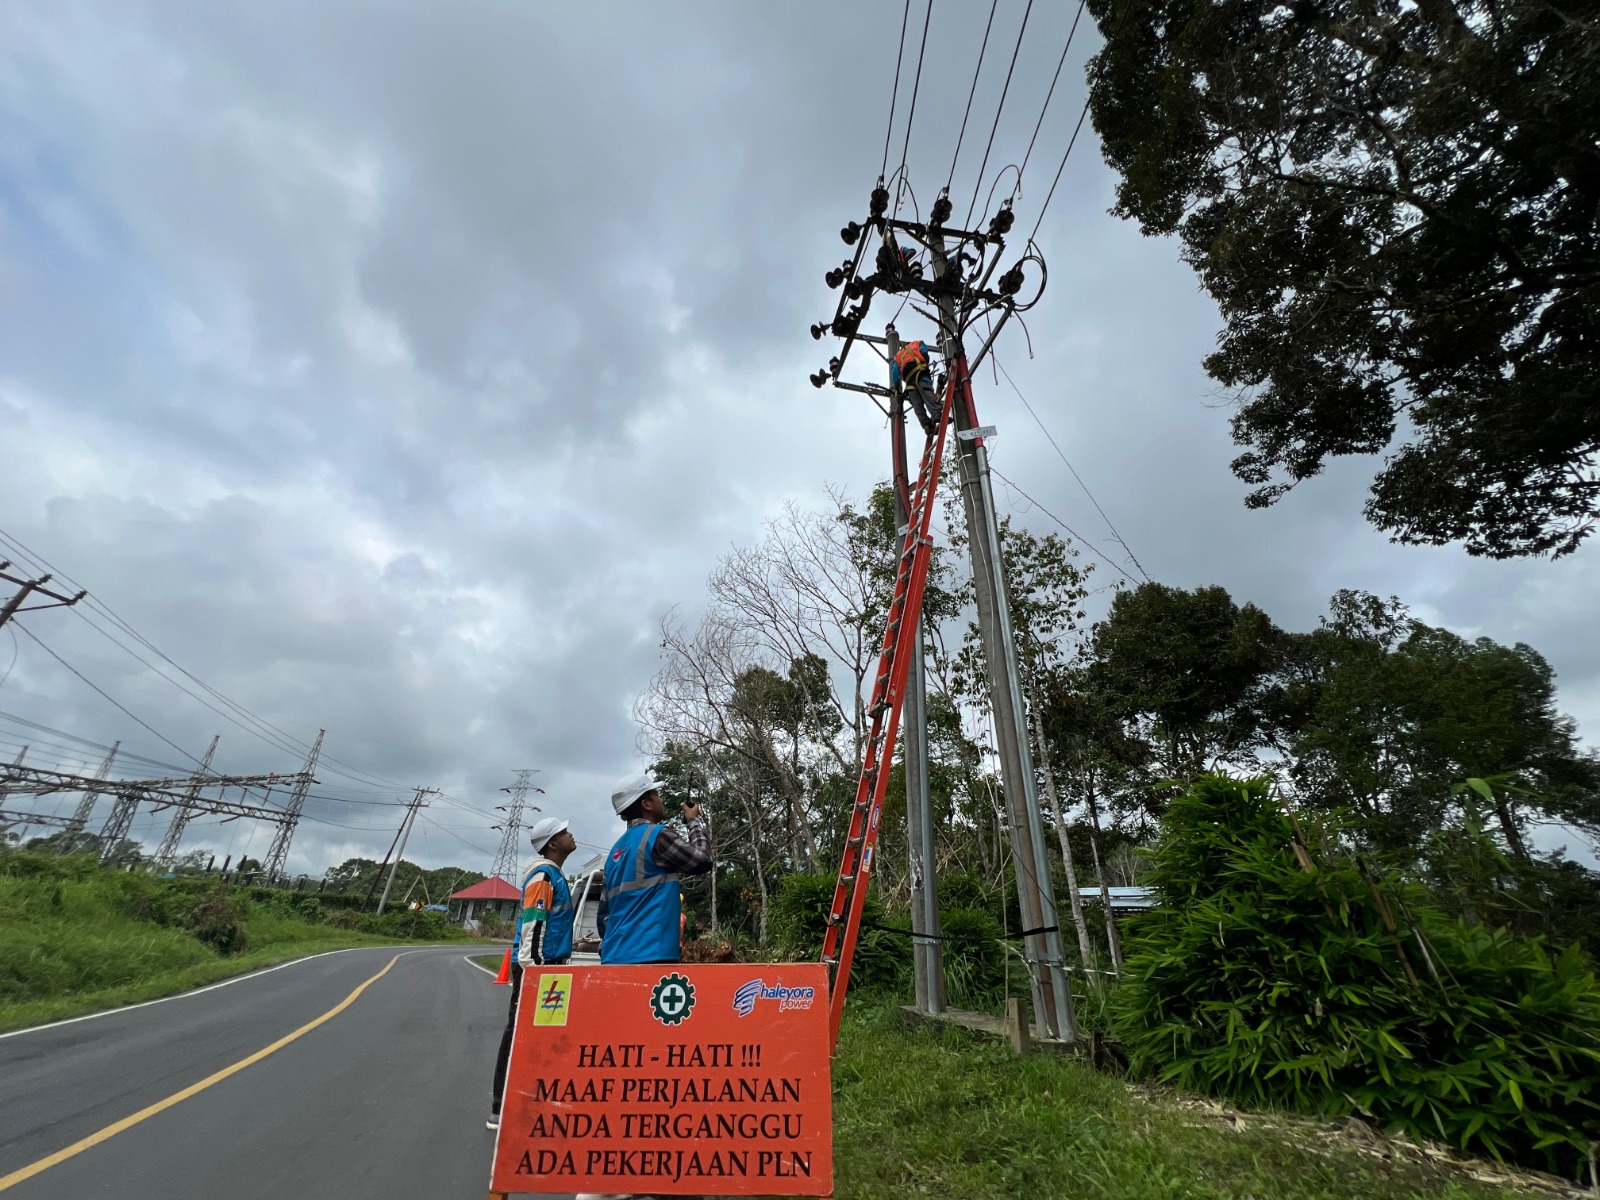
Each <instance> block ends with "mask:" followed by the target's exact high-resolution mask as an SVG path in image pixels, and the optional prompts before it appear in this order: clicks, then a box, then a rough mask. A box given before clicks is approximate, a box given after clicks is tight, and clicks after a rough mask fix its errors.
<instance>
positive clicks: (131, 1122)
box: [0, 951, 410, 1192]
mask: <svg viewBox="0 0 1600 1200" xmlns="http://www.w3.org/2000/svg"><path fill="white" fill-rule="evenodd" d="M405 953H410V951H406V952H405ZM403 957H404V954H396V955H395V956H394V957H393V958H391V959H390V960H389V961H388V962H387V963H385V964H384V967H383V970H381V971H379V972H378V973H377V974H376V975H374V976H373V977H372V978H371V979H369V980H367V981H366V982H365V983H363V984H361V986H360V987H358V988H356V990H355V991H353V992H351V993H350V994H349V995H348V996H346V997H345V998H344V999H343V1000H341V1001H339V1003H337V1004H335V1005H334V1006H333V1007H332V1008H330V1009H329V1010H328V1011H327V1012H325V1013H323V1014H322V1015H321V1016H320V1017H317V1018H316V1019H315V1020H311V1021H307V1022H306V1023H305V1024H304V1025H302V1026H300V1028H299V1029H296V1030H295V1031H294V1032H293V1033H288V1034H285V1035H284V1036H283V1037H281V1038H279V1039H278V1040H277V1041H275V1042H273V1043H272V1045H270V1046H267V1047H264V1048H263V1049H260V1050H257V1051H256V1052H255V1053H254V1054H252V1055H250V1057H248V1058H241V1059H240V1060H239V1061H238V1062H236V1063H234V1064H233V1065H232V1066H231V1067H223V1068H222V1070H220V1071H218V1072H216V1073H215V1074H213V1075H207V1076H206V1077H205V1078H204V1079H202V1080H201V1081H200V1082H199V1083H191V1084H190V1085H189V1086H188V1087H186V1088H184V1089H183V1090H182V1091H181V1092H173V1093H172V1095H170V1096H168V1097H167V1098H166V1099H165V1100H157V1101H156V1102H155V1103H154V1104H152V1105H150V1106H149V1107H148V1108H141V1109H140V1110H139V1111H138V1112H136V1113H134V1114H133V1115H132V1116H127V1117H123V1118H122V1120H120V1121H113V1122H112V1123H111V1124H110V1125H107V1126H106V1127H105V1128H104V1129H101V1130H99V1131H98V1132H96V1133H91V1134H90V1135H89V1136H88V1137H86V1138H83V1139H81V1140H79V1141H76V1142H73V1143H72V1145H70V1146H67V1147H64V1148H63V1149H60V1150H57V1151H56V1152H55V1153H54V1154H47V1155H45V1157H43V1158H41V1159H40V1160H39V1161H38V1162H32V1163H29V1164H28V1165H27V1166H25V1167H19V1168H18V1169H17V1170H15V1171H13V1172H11V1174H9V1175H0V1192H3V1191H5V1190H6V1189H7V1188H11V1187H15V1186H16V1185H17V1184H19V1183H21V1182H23V1181H24V1180H27V1179H32V1178H33V1177H34V1176H35V1175H38V1174H40V1173H41V1172H43V1171H48V1170H49V1169H50V1168H51V1167H53V1166H55V1165H56V1164H57V1163H64V1162H66V1161H67V1159H69V1158H74V1157H76V1156H77V1155H79V1154H82V1153H83V1152H84V1151H85V1150H88V1149H90V1148H91V1147H93V1146H98V1145H99V1144H100V1143H101V1142H104V1141H109V1140H110V1139H111V1138H114V1137H116V1136H117V1134H119V1133H121V1132H122V1131H123V1130H125V1129H132V1128H133V1127H134V1126H135V1125H137V1124H138V1123H139V1122H140V1121H143V1120H146V1119H147V1118H149V1117H153V1116H155V1115H156V1114H157V1113H159V1112H165V1111H166V1110H167V1109H169V1108H171V1107H172V1106H173V1105H174V1104H178V1103H181V1102H182V1101H184V1100H187V1099H188V1098H189V1097H190V1096H193V1095H196V1094H198V1093H200V1092H203V1091H205V1090H206V1089H207V1088H208V1087H210V1086H211V1085H212V1084H214V1083H221V1082H222V1081H223V1080H224V1079H226V1078H228V1076H230V1075H236V1074H238V1073H239V1072H240V1071H242V1070H244V1069H245V1068H246V1067H249V1066H254V1065H255V1064H256V1063H258V1062H260V1061H261V1060H262V1059H263V1058H265V1057H267V1055H269V1054H272V1053H273V1052H274V1051H277V1050H282V1049H283V1048H284V1047H285V1046H287V1045H288V1044H289V1043H290V1042H292V1041H295V1040H296V1039H297V1038H301V1037H304V1036H305V1035H306V1034H308V1033H310V1032H311V1031H312V1030H313V1029H315V1028H316V1027H317V1026H318V1025H321V1024H323V1023H324V1022H326V1021H331V1020H333V1018H334V1017H337V1016H338V1015H339V1014H340V1013H342V1012H343V1011H344V1010H345V1009H347V1008H349V1007H350V1006H351V1005H352V1004H354V1003H355V1002H356V998H357V997H359V996H360V995H361V993H362V992H364V991H366V990H367V989H368V988H369V987H371V986H372V985H373V984H375V983H377V982H378V980H380V979H382V978H383V977H384V976H385V975H387V974H388V973H389V968H390V967H392V966H394V964H395V963H397V962H399V961H400V959H401V958H403Z"/></svg>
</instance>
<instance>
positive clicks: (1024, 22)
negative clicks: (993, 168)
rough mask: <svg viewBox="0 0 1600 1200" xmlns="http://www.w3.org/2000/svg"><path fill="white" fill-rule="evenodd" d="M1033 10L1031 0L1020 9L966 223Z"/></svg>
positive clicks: (972, 207) (1004, 105)
mask: <svg viewBox="0 0 1600 1200" xmlns="http://www.w3.org/2000/svg"><path fill="white" fill-rule="evenodd" d="M1032 12H1033V0H1028V7H1027V8H1025V9H1023V10H1022V26H1021V27H1020V28H1019V29H1018V30H1017V45H1016V48H1015V49H1013V50H1012V51H1011V65H1010V66H1009V67H1007V68H1006V82H1005V86H1004V87H1002V88H1001V89H1000V103H999V104H998V105H997V106H996V107H995V110H994V124H993V125H991V126H989V144H988V145H986V146H985V147H984V148H983V162H981V163H980V164H978V179H977V182H976V183H974V184H973V185H972V203H971V204H969V205H967V224H968V225H969V226H970V225H971V223H972V214H973V212H974V211H976V210H977V207H978V192H979V191H980V190H981V189H982V188H983V173H984V171H985V170H987V169H988V166H989V153H990V151H992V150H993V149H994V135H995V133H996V132H997V131H998V130H999V128H1000V114H1001V113H1003V112H1005V110H1006V94H1007V93H1008V92H1010V91H1011V76H1012V74H1013V73H1014V72H1015V71H1016V69H1017V55H1018V54H1020V53H1022V38H1023V35H1024V34H1026V33H1027V32H1028V16H1029V14H1030V13H1032Z"/></svg>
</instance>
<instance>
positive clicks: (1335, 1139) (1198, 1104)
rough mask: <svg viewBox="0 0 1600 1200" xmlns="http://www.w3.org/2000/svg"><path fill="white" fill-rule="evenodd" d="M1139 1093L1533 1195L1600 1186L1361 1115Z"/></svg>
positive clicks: (1311, 1141) (1563, 1197)
mask: <svg viewBox="0 0 1600 1200" xmlns="http://www.w3.org/2000/svg"><path fill="white" fill-rule="evenodd" d="M1128 1087H1129V1090H1130V1091H1131V1092H1132V1093H1133V1094H1134V1095H1136V1096H1139V1097H1140V1098H1142V1099H1144V1100H1146V1101H1148V1102H1150V1103H1151V1104H1154V1105H1159V1106H1161V1107H1163V1108H1167V1109H1173V1110H1177V1111H1178V1112H1179V1113H1181V1114H1182V1117H1181V1118H1180V1119H1183V1120H1185V1121H1186V1122H1187V1123H1188V1124H1191V1125H1194V1126H1199V1127H1204V1128H1211V1129H1215V1128H1218V1127H1221V1128H1225V1129H1230V1130H1232V1131H1234V1132H1235V1133H1248V1132H1252V1131H1257V1130H1259V1131H1262V1132H1270V1133H1271V1134H1272V1135H1273V1136H1274V1137H1277V1138H1281V1139H1283V1140H1285V1141H1289V1142H1292V1143H1293V1144H1295V1145H1299V1146H1303V1147H1305V1148H1306V1149H1309V1150H1312V1151H1314V1152H1316V1153H1319V1154H1328V1155H1333V1154H1339V1153H1346V1152H1350V1151H1355V1152H1356V1153H1358V1154H1361V1155H1364V1156H1366V1157H1368V1158H1375V1159H1380V1160H1382V1161H1385V1162H1394V1163H1418V1164H1422V1165H1426V1166H1430V1167H1434V1168H1436V1169H1438V1170H1442V1171H1445V1172H1448V1173H1450V1174H1454V1175H1459V1176H1462V1177H1464V1178H1467V1179H1472V1180H1474V1181H1476V1182H1478V1183H1482V1184H1485V1185H1488V1186H1490V1187H1499V1188H1507V1189H1511V1190H1515V1191H1519V1192H1524V1193H1526V1194H1528V1195H1533V1196H1547V1197H1552V1198H1559V1200H1595V1198H1596V1197H1600V1190H1597V1189H1594V1188H1590V1187H1583V1186H1580V1185H1578V1184H1576V1183H1573V1182H1572V1181H1570V1180H1566V1179H1562V1178H1560V1177H1559V1176H1556V1175H1547V1174H1545V1173H1544V1172H1542V1171H1529V1170H1525V1169H1523V1168H1521V1167H1513V1166H1508V1165H1506V1164H1504V1163H1497V1162H1492V1161H1490V1160H1488V1159H1483V1158H1474V1157H1472V1156H1471V1155H1466V1154H1461V1153H1459V1152H1458V1151H1455V1150H1451V1149H1450V1148H1449V1147H1447V1146H1441V1145H1438V1144H1436V1143H1433V1142H1416V1141H1412V1140H1411V1139H1410V1138H1405V1137H1395V1136H1391V1135H1389V1134H1386V1133H1383V1132H1382V1131H1381V1130H1379V1129H1376V1128H1375V1127H1373V1126H1372V1125H1371V1124H1369V1123H1368V1122H1366V1121H1363V1120H1362V1119H1360V1118H1359V1117H1338V1118H1335V1119H1333V1120H1327V1121H1319V1120H1316V1119H1314V1118H1309V1117H1295V1116H1289V1115H1287V1114H1283V1113H1253V1112H1246V1111H1244V1110H1243V1109H1238V1108H1233V1107H1231V1106H1229V1105H1227V1104H1223V1103H1222V1102H1221V1101H1218V1100H1208V1099H1206V1098H1205V1097H1203V1096H1188V1095H1184V1094H1182V1093H1180V1092H1173V1091H1166V1090H1164V1089H1161V1088H1153V1087H1149V1086H1147V1085H1143V1084H1134V1083H1130V1084H1129V1085H1128Z"/></svg>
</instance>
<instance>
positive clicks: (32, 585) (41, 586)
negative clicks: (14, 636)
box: [0, 559, 89, 626]
mask: <svg viewBox="0 0 1600 1200" xmlns="http://www.w3.org/2000/svg"><path fill="white" fill-rule="evenodd" d="M10 566H11V562H10V560H9V559H7V560H4V561H0V579H3V580H5V581H6V582H7V583H14V584H16V585H17V587H18V588H19V589H20V590H19V591H17V592H16V593H15V594H14V595H13V596H12V597H11V599H9V600H7V601H6V602H5V603H4V604H0V626H3V625H5V623H6V622H7V621H9V620H11V618H12V617H14V616H16V615H17V614H18V613H19V612H33V611H35V610H36V609H41V608H71V607H72V606H73V605H74V604H76V603H77V602H78V601H79V600H82V599H83V598H84V597H85V596H87V595H88V594H89V593H88V592H79V593H78V594H77V595H76V596H63V595H62V594H61V593H60V592H56V591H52V590H51V589H50V588H47V587H45V584H47V583H49V582H50V580H51V578H52V576H49V575H41V576H39V578H37V579H25V578H22V577H20V576H17V575H13V574H11V572H10V571H9V570H8V568H9V567H10ZM35 594H38V595H41V596H48V597H50V599H51V601H53V603H50V604H30V605H28V606H27V607H26V608H24V607H23V606H22V603H23V601H24V600H26V599H27V598H28V597H29V596H32V595H35Z"/></svg>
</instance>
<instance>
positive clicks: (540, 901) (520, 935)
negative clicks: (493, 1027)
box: [484, 817, 578, 1129]
mask: <svg viewBox="0 0 1600 1200" xmlns="http://www.w3.org/2000/svg"><path fill="white" fill-rule="evenodd" d="M567 825H568V822H567V821H566V820H564V819H563V818H561V817H544V818H541V819H540V820H539V822H538V823H537V824H535V825H534V827H533V830H532V832H531V833H530V834H529V841H531V842H532V843H533V849H534V853H535V854H537V855H538V856H539V857H538V858H536V859H534V861H533V865H532V866H531V867H529V868H528V872H527V874H526V875H524V876H523V877H522V901H521V904H520V906H519V907H518V909H517V929H516V933H515V934H514V935H513V938H514V940H513V943H512V944H513V945H514V946H515V948H516V952H515V954H514V955H513V958H512V963H511V1011H510V1013H509V1014H508V1015H507V1016H506V1028H505V1032H504V1033H503V1034H501V1035H500V1053H499V1056H498V1057H497V1058H496V1059H495V1063H494V1095H493V1097H492V1098H491V1100H490V1108H489V1119H488V1120H487V1121H485V1122H484V1124H485V1125H487V1126H488V1127H489V1128H490V1129H499V1128H500V1102H501V1100H502V1099H504V1097H505V1090H506V1064H507V1063H508V1062H509V1061H510V1059H511V1034H512V1031H513V1030H514V1029H516V1027H517V1001H518V1000H519V999H520V998H521V996H522V972H523V971H524V970H525V969H527V968H528V967H543V966H553V965H555V964H557V963H564V962H566V961H567V959H568V958H570V957H571V956H572V918H573V907H572V889H571V888H569V887H568V886H567V881H566V878H565V876H563V875H562V874H561V864H562V863H564V862H566V861H567V855H569V854H571V853H572V852H573V851H574V850H576V849H577V848H578V842H577V839H576V838H574V837H573V836H572V833H571V831H570V830H568V828H567Z"/></svg>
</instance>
